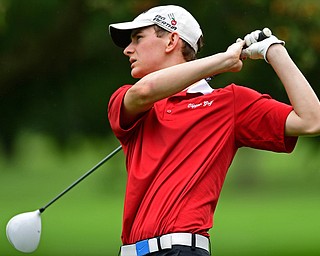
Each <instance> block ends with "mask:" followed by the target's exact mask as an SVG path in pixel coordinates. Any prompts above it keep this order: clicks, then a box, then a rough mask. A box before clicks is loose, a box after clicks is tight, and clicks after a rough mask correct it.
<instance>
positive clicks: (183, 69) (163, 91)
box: [121, 41, 244, 127]
mask: <svg viewBox="0 0 320 256" xmlns="http://www.w3.org/2000/svg"><path fill="white" fill-rule="evenodd" d="M243 45H244V41H241V42H238V43H234V44H232V45H231V46H230V47H229V48H228V49H227V51H226V52H223V53H218V54H215V55H212V56H209V57H206V58H202V59H198V60H194V61H190V62H185V63H181V64H178V65H174V66H171V67H168V68H165V69H161V70H158V71H156V72H153V73H150V74H148V75H146V76H145V77H143V78H142V79H140V80H139V81H138V82H137V83H136V84H134V85H133V86H132V87H131V88H130V89H129V90H128V92H127V93H126V95H125V97H124V100H123V105H122V110H121V115H122V120H121V124H122V126H123V127H127V126H129V125H130V124H131V123H133V122H134V121H135V120H136V119H137V118H138V117H139V116H140V115H141V114H143V113H144V112H146V111H148V110H149V109H150V108H152V106H153V104H154V103H155V102H157V101H158V100H161V99H164V98H167V97H169V96H171V95H174V94H176V93H178V92H180V91H182V90H184V89H185V88H187V87H188V86H190V85H191V84H193V83H195V82H197V81H199V80H201V79H203V78H206V77H209V76H212V75H215V74H219V73H224V72H237V71H240V70H241V68H242V61H241V60H240V54H241V50H242V47H243Z"/></svg>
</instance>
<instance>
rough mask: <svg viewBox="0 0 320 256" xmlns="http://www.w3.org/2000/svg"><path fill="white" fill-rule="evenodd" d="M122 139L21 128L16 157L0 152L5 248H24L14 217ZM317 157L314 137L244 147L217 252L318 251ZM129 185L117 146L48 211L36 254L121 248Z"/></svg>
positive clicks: (218, 227) (0, 250) (221, 213)
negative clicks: (68, 139)
mask: <svg viewBox="0 0 320 256" xmlns="http://www.w3.org/2000/svg"><path fill="white" fill-rule="evenodd" d="M116 146H117V142H116V140H115V139H114V138H105V139H90V140H89V139H87V140H85V139H83V138H82V139H81V140H80V139H79V138H76V139H75V140H74V143H72V145H71V146H70V145H69V147H68V148H67V149H62V148H60V147H59V146H58V145H57V143H55V142H54V141H52V140H50V138H47V137H46V136H43V135H36V134H23V135H21V137H20V138H19V140H18V142H17V145H16V152H15V155H14V156H13V158H12V159H11V160H8V159H6V158H4V157H3V154H1V155H0V175H1V179H0V202H1V205H0V255H10V256H15V255H25V254H23V253H20V252H17V251H16V250H15V249H13V248H12V246H11V245H10V244H9V242H8V241H7V239H6V237H5V226H6V224H7V222H8V221H9V219H10V218H11V217H13V216H14V215H16V214H18V213H22V212H27V211H34V210H36V209H39V208H40V207H42V206H44V205H45V204H46V203H47V202H48V201H50V200H51V199H52V198H53V197H55V196H56V195H57V194H58V193H60V192H61V191H62V190H64V189H65V188H66V187H67V186H69V185H70V184H71V183H72V182H74V181H75V180H76V179H77V178H79V177H80V176H81V175H82V174H83V173H85V172H86V171H87V170H88V169H90V168H91V167H92V166H94V165H95V164H96V163H97V162H99V161H100V160H101V159H102V158H104V156H105V155H107V154H108V153H109V152H111V151H112V150H113V149H114V148H115V147H116ZM0 153H1V152H0ZM319 163H320V160H319V157H318V154H317V152H314V149H313V147H312V146H311V144H310V143H308V140H302V141H301V142H300V143H299V144H298V147H297V149H296V152H295V153H293V154H291V155H282V154H273V153H265V152H261V151H254V150H241V151H240V152H239V155H238V157H237V158H236V159H235V161H234V163H233V165H232V167H231V170H230V173H229V174H228V178H227V181H226V184H225V187H224V189H223V192H222V195H221V198H220V201H219V204H218V207H217V210H216V214H215V226H214V228H213V229H212V230H211V234H212V249H213V252H214V254H213V255H218V256H229V255H230V256H231V255H232V256H234V255H246V256H251V255H252V256H253V255H281V256H286V255H290V256H295V255H306V256H313V255H318V254H319V250H320V246H319V244H318V238H319V237H320V222H319V220H318V219H319V216H320V204H319V199H320V193H319V192H320V191H319V190H320V186H319V183H320V180H319V169H318V168H319ZM124 186H125V171H124V159H123V155H122V152H119V154H118V155H116V156H114V158H112V159H110V160H109V162H107V163H106V164H105V165H104V166H102V167H101V168H100V169H99V170H97V171H96V172H95V173H94V174H93V175H92V176H90V177H88V178H87V179H86V180H84V181H83V183H81V184H79V185H78V186H77V187H75V188H74V189H73V190H71V191H70V192H68V194H66V195H65V196H64V197H63V198H61V199H59V200H58V201H57V202H56V203H55V204H53V205H52V206H50V207H49V208H48V209H47V210H46V211H45V212H44V213H43V214H42V224H43V226H42V235H41V242H40V246H39V248H38V250H37V251H36V252H34V253H33V254H31V255H41V256H50V255H66V256H68V255H78V256H81V255H92V256H95V255H108V256H109V255H110V256H111V255H117V253H118V250H119V246H120V244H121V242H120V235H121V220H122V202H123V195H124Z"/></svg>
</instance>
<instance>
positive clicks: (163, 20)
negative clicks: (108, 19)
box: [109, 5, 202, 52]
mask: <svg viewBox="0 0 320 256" xmlns="http://www.w3.org/2000/svg"><path fill="white" fill-rule="evenodd" d="M151 25H158V26H159V27H161V28H163V29H165V30H167V31H169V32H177V33H178V34H179V36H180V37H181V38H182V39H183V40H184V41H186V42H187V43H188V44H189V45H190V46H191V47H192V48H193V49H194V50H195V52H198V45H197V42H198V40H199V38H200V37H201V36H202V31H201V28H200V25H199V23H198V22H197V21H196V19H195V18H194V17H193V16H192V15H191V14H190V13H189V12H188V11H187V10H185V9H184V8H182V7H180V6H176V5H166V6H158V7H154V8H151V9H149V10H148V11H146V12H143V13H141V14H140V15H139V16H138V17H136V18H135V19H134V20H133V21H130V22H122V23H116V24H111V25H109V33H110V35H111V38H112V40H113V42H114V43H115V44H116V45H117V46H119V47H121V48H125V47H127V46H128V45H129V44H130V42H131V31H132V30H133V29H136V28H143V27H147V26H151Z"/></svg>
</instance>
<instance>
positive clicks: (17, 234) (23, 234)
mask: <svg viewBox="0 0 320 256" xmlns="http://www.w3.org/2000/svg"><path fill="white" fill-rule="evenodd" d="M121 149H122V146H121V145H120V146H118V147H117V148H116V149H114V150H113V151H112V152H111V153H110V154H109V155H107V156H106V157H105V158H104V159H102V160H101V161H100V162H99V163H98V164H96V165H95V166H94V167H92V168H91V169H90V170H89V171H88V172H86V173H85V174H84V175H82V176H81V177H80V178H79V179H77V180H76V181H75V182H74V183H72V184H71V185H70V186H69V187H67V188H66V189H65V190H63V191H62V192H61V193H60V194H59V195H57V196H56V197H55V198H53V199H52V200H51V201H50V202H49V203H47V204H46V205H45V206H44V207H41V208H40V209H39V210H36V211H33V212H26V213H21V214H18V215H16V216H14V217H13V218H11V219H10V220H9V222H8V224H7V227H6V234H7V238H8V240H9V242H10V243H11V244H12V245H13V247H14V248H15V249H17V250H18V251H20V252H24V253H31V252H33V251H35V250H36V249H37V248H38V246H39V243H40V236H41V216H40V215H41V213H43V212H44V211H45V210H46V209H47V208H48V207H49V206H50V205H52V204H53V203H54V202H55V201H57V200H58V199H59V198H60V197H62V196H63V195H64V194H66V193H67V192H68V191H69V190H71V189H72V188H73V187H75V186H76V185H77V184H79V183H80V182H81V181H82V180H84V179H85V178H86V177H88V176H89V175H90V174H91V173H93V172H94V171H95V170H96V169H98V168H99V167H100V166H101V165H103V164H104V163H105V162H106V161H108V160H109V159H110V158H111V157H113V156H114V155H115V154H116V153H118V152H119V151H120V150H121Z"/></svg>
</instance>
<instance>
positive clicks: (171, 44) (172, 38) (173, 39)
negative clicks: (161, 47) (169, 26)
mask: <svg viewBox="0 0 320 256" xmlns="http://www.w3.org/2000/svg"><path fill="white" fill-rule="evenodd" d="M179 41H180V36H179V34H178V33H177V32H172V33H170V34H168V43H167V47H166V52H167V53H169V52H172V51H173V50H174V49H176V47H177V46H178V45H179Z"/></svg>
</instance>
